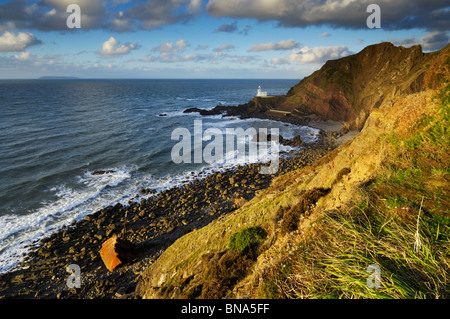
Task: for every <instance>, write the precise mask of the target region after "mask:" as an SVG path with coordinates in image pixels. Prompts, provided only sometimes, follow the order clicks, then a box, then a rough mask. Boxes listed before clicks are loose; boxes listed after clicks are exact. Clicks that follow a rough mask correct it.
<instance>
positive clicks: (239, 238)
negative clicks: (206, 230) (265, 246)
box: [228, 226, 267, 254]
mask: <svg viewBox="0 0 450 319" xmlns="http://www.w3.org/2000/svg"><path fill="white" fill-rule="evenodd" d="M266 236H267V234H266V232H265V230H264V229H263V228H261V227H259V226H256V227H249V228H245V229H243V230H241V231H239V232H236V233H234V234H233V235H231V237H230V242H229V245H228V249H229V250H237V251H239V252H240V253H241V254H245V253H247V252H250V251H253V250H254V249H255V248H257V247H258V246H259V245H260V244H261V243H262V242H263V241H264V239H265V238H266Z"/></svg>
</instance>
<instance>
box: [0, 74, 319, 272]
mask: <svg viewBox="0 0 450 319" xmlns="http://www.w3.org/2000/svg"><path fill="white" fill-rule="evenodd" d="M297 82H298V80H278V79H277V80H268V79H264V80H231V79H230V80H228V79H227V80H153V79H152V80H141V79H139V80H132V79H130V80H122V79H121V80H118V79H117V80H109V79H108V80H102V79H98V80H95V79H89V80H85V79H70V80H51V79H48V80H47V79H46V80H1V81H0V273H2V272H7V271H11V270H13V269H15V267H17V266H18V264H19V262H20V261H21V259H22V258H23V257H24V255H25V254H26V253H27V252H28V251H29V249H30V247H32V246H33V245H36V244H37V243H38V241H39V240H40V239H42V238H44V237H46V236H48V235H50V234H51V233H52V232H55V231H58V230H59V229H61V228H62V227H64V226H67V225H69V224H71V223H72V222H73V221H77V220H80V219H82V218H84V217H85V216H86V215H88V214H91V213H94V212H96V211H98V210H100V209H102V208H104V207H107V206H109V205H115V204H116V203H122V204H123V205H128V204H129V203H130V202H132V201H137V202H139V201H140V200H141V199H142V198H145V197H148V196H152V195H150V194H146V195H140V194H139V190H141V189H152V190H154V191H155V192H156V194H157V193H158V192H161V191H162V190H164V189H167V188H170V187H173V186H179V185H182V184H183V183H188V182H190V181H191V179H192V178H193V177H195V178H198V175H199V173H200V172H201V174H203V176H205V175H207V174H210V173H212V172H216V171H220V170H223V169H226V168H227V163H228V162H222V163H218V162H217V163H216V162H213V163H211V162H209V163H207V162H205V161H202V162H201V163H184V162H182V163H175V162H174V161H173V159H172V150H173V148H174V146H175V145H176V144H177V143H179V142H180V139H181V137H179V138H178V139H173V136H172V133H173V132H174V130H175V129H176V128H181V129H184V131H186V130H188V131H189V132H192V134H193V133H194V123H195V121H200V120H201V124H202V129H203V130H204V131H206V130H207V129H208V128H215V129H219V130H221V131H223V132H224V133H225V131H226V128H243V129H247V128H251V127H252V128H255V129H260V128H267V129H268V130H269V131H268V132H269V133H270V129H272V128H278V129H279V132H280V134H281V135H282V136H283V137H284V138H292V137H294V136H295V135H300V136H301V138H302V140H304V141H306V142H312V141H314V140H315V139H316V138H317V133H318V131H317V130H316V129H313V128H310V127H300V126H294V125H291V124H286V123H282V122H279V121H271V120H263V119H239V118H237V117H222V116H221V115H211V116H201V115H199V114H198V113H184V112H183V111H184V110H185V109H187V108H191V107H198V108H202V109H212V108H214V107H215V106H216V105H239V104H242V103H246V102H248V101H250V100H251V99H252V98H253V97H254V96H255V95H256V92H257V88H258V86H259V85H260V86H261V87H262V88H263V91H267V92H268V94H269V95H280V94H286V93H287V91H288V90H289V88H291V87H292V86H293V85H295V84H296V83H297ZM197 123H199V122H197ZM202 139H203V142H204V143H205V144H206V143H208V140H209V139H211V137H208V136H203V137H202ZM280 147H284V146H280ZM284 150H285V151H289V147H287V146H286V147H285V149H284ZM225 151H226V150H225ZM241 155H242V154H241ZM224 156H225V157H230V156H231V157H234V159H235V160H234V161H229V162H230V163H231V164H230V165H237V164H245V163H248V162H252V161H253V162H255V161H263V159H262V158H261V157H258V158H250V157H249V156H246V157H240V159H239V154H236V152H234V153H230V151H229V152H228V153H225V154H224ZM99 171H102V172H103V173H98V172H99ZM95 172H97V174H95ZM93 173H94V174H93Z"/></svg>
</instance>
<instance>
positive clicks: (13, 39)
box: [0, 31, 41, 52]
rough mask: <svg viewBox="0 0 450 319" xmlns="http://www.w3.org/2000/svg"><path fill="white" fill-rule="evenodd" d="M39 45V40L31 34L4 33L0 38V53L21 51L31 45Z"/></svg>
mask: <svg viewBox="0 0 450 319" xmlns="http://www.w3.org/2000/svg"><path fill="white" fill-rule="evenodd" d="M38 43H41V41H40V40H38V39H36V37H35V36H34V35H33V34H31V33H25V32H19V33H18V34H14V33H11V32H9V31H5V32H4V33H3V34H2V35H1V36H0V51H1V52H18V51H23V50H25V49H26V48H28V47H29V46H31V45H34V44H38Z"/></svg>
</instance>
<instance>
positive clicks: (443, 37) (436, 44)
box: [387, 31, 450, 51]
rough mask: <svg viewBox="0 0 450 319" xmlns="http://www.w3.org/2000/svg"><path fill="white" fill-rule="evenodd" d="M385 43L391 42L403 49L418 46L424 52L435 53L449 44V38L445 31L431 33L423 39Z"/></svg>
mask: <svg viewBox="0 0 450 319" xmlns="http://www.w3.org/2000/svg"><path fill="white" fill-rule="evenodd" d="M387 41H389V42H392V43H393V44H395V45H401V46H404V47H411V46H413V45H417V44H420V45H421V46H422V48H423V50H425V51H435V50H440V49H442V48H444V47H445V46H446V45H447V44H448V43H449V42H450V37H449V36H448V33H447V32H446V31H443V32H441V31H433V32H429V33H427V34H426V35H424V36H423V37H421V38H419V39H417V38H404V39H395V38H390V39H388V40H387Z"/></svg>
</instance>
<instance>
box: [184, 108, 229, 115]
mask: <svg viewBox="0 0 450 319" xmlns="http://www.w3.org/2000/svg"><path fill="white" fill-rule="evenodd" d="M183 113H200V115H218V114H222V112H221V111H220V110H218V109H216V108H213V109H212V110H204V109H199V108H198V107H191V108H188V109H186V110H184V111H183Z"/></svg>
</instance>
